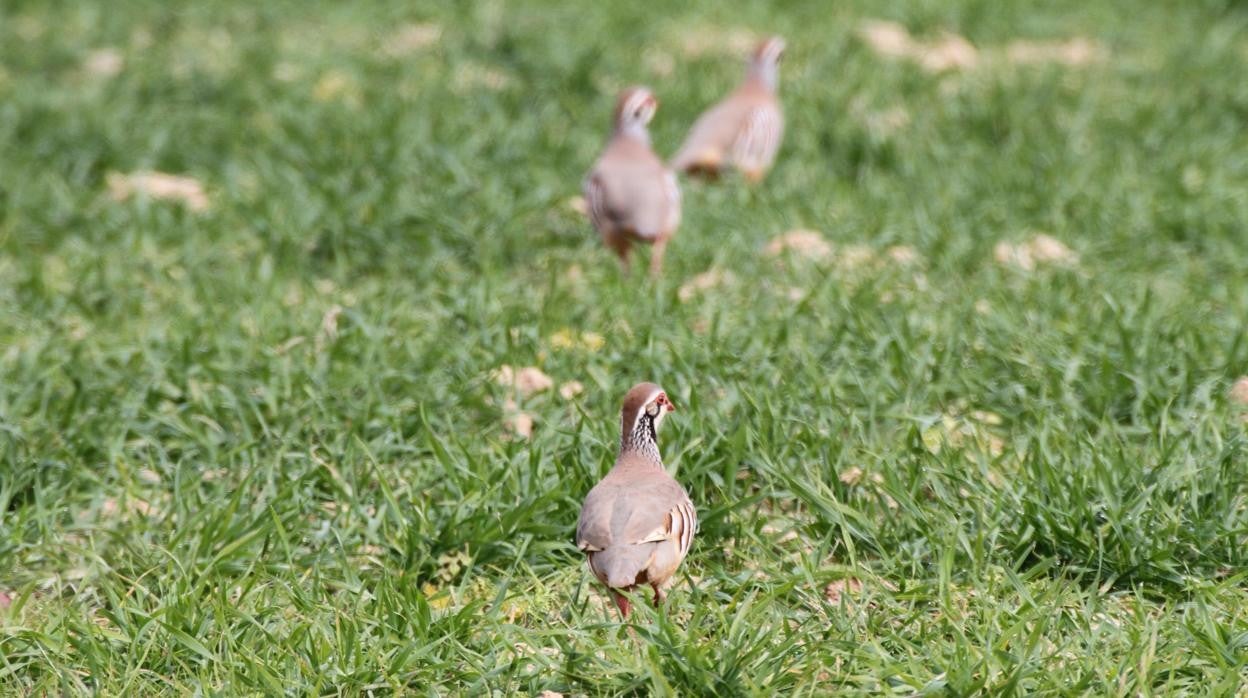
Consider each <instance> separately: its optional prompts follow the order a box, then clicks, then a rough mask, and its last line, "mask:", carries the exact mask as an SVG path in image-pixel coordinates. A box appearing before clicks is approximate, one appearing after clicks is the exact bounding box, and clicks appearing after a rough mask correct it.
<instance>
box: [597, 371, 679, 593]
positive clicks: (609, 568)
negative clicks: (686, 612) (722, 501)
mask: <svg viewBox="0 0 1248 698" xmlns="http://www.w3.org/2000/svg"><path fill="white" fill-rule="evenodd" d="M675 409H676V407H675V406H673V405H672V403H671V401H670V400H668V399H667V393H665V392H663V389H662V388H660V387H659V386H657V385H655V384H654V383H640V384H638V385H635V386H633V388H632V390H629V391H628V394H627V395H625V396H624V407H623V409H621V410H620V452H619V455H618V456H617V457H616V459H615V466H614V467H613V468H611V472H609V473H607V475H606V477H604V478H603V479H602V480H601V481H599V483H598V484H597V485H594V488H593V489H592V490H590V491H589V496H587V497H586V498H585V504H584V505H583V506H582V507H581V518H580V521H579V522H577V524H576V547H578V548H580V549H581V550H583V551H584V552H585V555H586V557H587V559H588V562H589V569H590V570H591V571H593V573H594V576H595V577H597V578H598V580H599V581H601V582H602V583H603V584H606V585H607V588H609V589H610V590H611V596H612V597H613V598H614V599H615V603H616V605H617V606H619V608H620V613H622V614H623V615H624V617H625V618H628V614H629V611H630V606H629V602H628V598H627V597H625V596H624V595H623V594H621V593H620V591H629V590H632V589H633V588H635V587H637V586H639V585H641V584H648V585H650V587H651V588H653V589H654V603H655V604H656V605H658V604H661V603H662V602H663V599H664V598H665V597H666V596H667V593H666V592H665V591H664V589H665V587H666V585H667V584H668V582H669V581H670V580H671V578H672V575H673V574H674V573H675V572H676V568H677V567H678V566H679V565H680V562H681V561H682V560H684V559H685V555H686V554H688V552H689V546H690V545H692V544H693V534H694V532H695V531H696V530H697V527H698V518H697V514H696V513H695V512H694V509H693V502H691V501H690V500H689V495H688V494H686V493H685V488H683V487H681V486H680V483H678V482H676V480H674V479H673V478H672V476H671V475H668V474H667V471H665V470H664V469H663V460H662V458H660V457H659V443H658V432H659V423H660V422H662V421H663V417H664V416H665V415H666V414H667V413H668V412H672V411H674V410H675Z"/></svg>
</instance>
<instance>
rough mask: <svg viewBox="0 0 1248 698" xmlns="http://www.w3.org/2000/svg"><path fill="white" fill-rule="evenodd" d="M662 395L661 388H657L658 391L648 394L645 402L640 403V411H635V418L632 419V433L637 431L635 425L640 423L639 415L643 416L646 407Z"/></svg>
mask: <svg viewBox="0 0 1248 698" xmlns="http://www.w3.org/2000/svg"><path fill="white" fill-rule="evenodd" d="M662 394H663V389H662V388H659V389H658V390H656V391H654V392H653V393H650V394H649V395H648V396H647V397H646V400H645V402H642V403H641V409H639V410H637V415H636V416H635V417H633V428H632V431H637V425H638V424H640V423H641V415H643V414H645V413H646V406H647V405H649V404H650V403H652V402H654V399H655V398H656V397H658V396H660V395H662Z"/></svg>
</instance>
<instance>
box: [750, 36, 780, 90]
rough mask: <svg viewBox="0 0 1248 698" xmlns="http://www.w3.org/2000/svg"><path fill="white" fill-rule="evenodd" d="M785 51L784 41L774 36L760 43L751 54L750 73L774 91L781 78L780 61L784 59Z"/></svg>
mask: <svg viewBox="0 0 1248 698" xmlns="http://www.w3.org/2000/svg"><path fill="white" fill-rule="evenodd" d="M784 49H785V43H784V39H783V38H781V37H779V36H772V37H769V38H767V39H764V40H763V41H761V42H759V44H758V46H757V47H756V48H755V49H754V53H752V54H750V73H751V74H753V75H756V76H758V77H759V78H761V79H762V80H763V82H764V83H766V84H767V86H768V87H770V88H772V89H775V87H776V84H777V82H778V81H779V78H780V60H781V59H782V58H784Z"/></svg>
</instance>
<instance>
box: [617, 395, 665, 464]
mask: <svg viewBox="0 0 1248 698" xmlns="http://www.w3.org/2000/svg"><path fill="white" fill-rule="evenodd" d="M675 411H676V406H675V405H673V404H672V401H671V400H669V399H668V397H667V393H666V392H664V391H663V389H662V388H660V387H659V386H657V385H655V384H654V383H638V384H637V385H634V386H633V388H632V389H631V390H629V391H628V394H627V395H625V396H624V406H623V407H622V408H621V409H620V432H621V434H620V436H621V440H622V443H623V444H624V446H625V447H634V448H635V447H644V446H648V445H649V444H657V443H658V434H659V424H661V423H662V422H663V418H664V417H665V416H667V413H668V412H675Z"/></svg>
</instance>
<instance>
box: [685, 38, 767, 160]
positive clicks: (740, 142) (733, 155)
mask: <svg viewBox="0 0 1248 698" xmlns="http://www.w3.org/2000/svg"><path fill="white" fill-rule="evenodd" d="M783 55H784V39H781V38H780V37H778V36H774V37H772V38H770V39H767V40H766V41H764V42H762V43H761V44H759V45H758V48H757V49H755V50H754V53H753V54H752V55H751V56H750V62H749V69H748V70H747V71H746V74H745V81H744V82H742V83H741V85H740V87H738V88H737V89H736V91H735V92H733V93H732V94H730V95H728V97H726V98H725V99H724V100H723V101H722V102H720V103H719V104H716V105H715V106H713V107H711V108H710V109H708V110H707V111H706V112H705V113H703V114H702V116H700V117H698V120H697V121H696V122H694V124H693V128H691V129H690V130H689V135H688V137H686V138H685V142H684V145H682V146H681V147H680V150H679V151H677V153H676V155H675V157H673V158H672V169H675V170H677V171H684V172H689V173H705V174H710V175H717V174H719V172H720V170H722V169H725V168H728V167H731V168H733V169H736V170H738V171H739V172H741V174H743V175H744V176H745V178H746V179H748V180H750V181H751V182H757V181H759V180H761V179H762V178H763V175H765V174H767V170H769V169H771V164H772V163H773V162H775V159H776V151H778V150H779V149H780V140H781V139H782V138H783V137H784V113H783V112H782V111H781V109H780V99H779V97H777V96H776V90H777V88H778V87H779V80H780V58H781V56H783Z"/></svg>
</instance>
